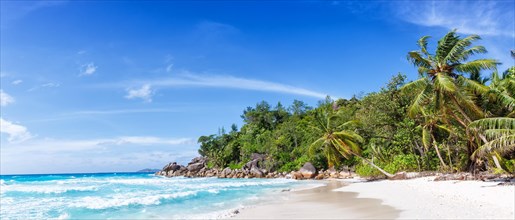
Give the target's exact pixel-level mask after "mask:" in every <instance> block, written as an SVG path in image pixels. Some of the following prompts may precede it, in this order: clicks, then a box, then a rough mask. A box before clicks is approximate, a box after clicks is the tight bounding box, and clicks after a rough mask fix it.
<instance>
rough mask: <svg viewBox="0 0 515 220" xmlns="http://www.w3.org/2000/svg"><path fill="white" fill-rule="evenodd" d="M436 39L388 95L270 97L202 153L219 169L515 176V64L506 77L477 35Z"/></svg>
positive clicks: (413, 56)
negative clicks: (255, 160)
mask: <svg viewBox="0 0 515 220" xmlns="http://www.w3.org/2000/svg"><path fill="white" fill-rule="evenodd" d="M429 39H430V38H429V37H428V36H424V37H422V38H420V40H419V41H418V42H417V45H418V50H414V51H411V52H408V55H407V59H408V61H409V62H411V63H412V64H413V65H414V66H415V67H416V69H417V70H418V73H419V79H417V80H415V81H411V82H407V80H406V76H405V75H403V74H400V73H399V74H397V75H395V76H393V77H392V78H391V80H390V81H389V82H388V83H387V84H386V85H385V86H384V87H383V88H381V89H380V91H378V92H372V93H369V94H366V95H364V96H360V97H353V98H351V99H337V100H332V99H331V98H330V97H327V98H326V99H325V100H322V101H320V102H319V103H318V105H317V106H316V107H310V106H308V105H307V104H305V103H304V102H302V101H298V100H295V101H294V102H293V104H292V105H291V106H289V107H285V106H283V105H282V104H281V103H277V104H276V105H275V106H271V105H270V104H269V103H267V102H265V101H263V102H260V103H257V104H256V106H254V107H248V108H247V109H245V110H244V111H243V114H242V116H241V117H242V119H243V121H244V124H243V126H242V127H241V129H238V128H237V127H236V125H233V126H232V127H231V129H230V131H229V132H226V131H225V129H223V128H222V129H220V131H219V132H218V134H216V135H209V136H202V137H200V138H199V140H198V142H199V143H200V149H199V153H200V154H201V155H202V156H206V157H208V158H209V166H211V167H218V168H224V167H231V168H233V169H234V168H240V167H242V166H243V164H245V163H246V162H248V161H249V160H250V157H251V154H252V153H260V154H264V155H266V160H265V166H266V168H267V169H269V170H277V171H292V170H297V169H299V168H300V166H302V165H303V164H304V163H305V162H308V161H309V162H312V163H313V164H314V165H315V166H316V167H317V168H318V169H328V168H331V167H334V168H337V169H338V168H341V167H343V166H346V167H355V169H356V172H357V173H358V174H360V175H363V176H376V175H386V176H389V177H391V176H392V174H393V173H396V172H399V171H441V172H458V171H469V172H476V171H485V170H486V171H492V172H497V173H506V172H507V173H514V172H515V66H512V67H510V68H508V69H507V70H505V71H504V72H502V73H499V72H498V70H497V66H498V64H499V62H498V61H496V60H495V59H488V58H482V57H484V56H485V55H484V54H486V52H487V50H486V49H485V48H484V47H483V46H477V45H473V44H474V43H475V41H477V40H479V39H480V37H479V36H477V35H470V36H466V37H463V38H462V37H460V36H459V35H458V34H457V33H456V31H455V30H452V31H450V32H449V33H447V34H446V35H445V36H443V37H442V38H441V39H440V40H439V41H438V42H437V44H436V45H435V50H434V52H430V49H429V47H428V42H429ZM508 53H510V52H509V51H508ZM511 53H512V55H513V51H511ZM478 56H480V57H481V58H478V59H472V58H473V57H478ZM514 58H515V57H514ZM483 75H487V76H488V77H483Z"/></svg>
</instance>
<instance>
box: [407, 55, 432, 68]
mask: <svg viewBox="0 0 515 220" xmlns="http://www.w3.org/2000/svg"><path fill="white" fill-rule="evenodd" d="M407 58H408V61H410V62H411V63H412V64H413V65H415V66H422V67H425V68H428V69H429V68H431V61H429V60H427V59H425V58H423V57H422V55H421V54H420V52H419V51H410V52H408V57H407Z"/></svg>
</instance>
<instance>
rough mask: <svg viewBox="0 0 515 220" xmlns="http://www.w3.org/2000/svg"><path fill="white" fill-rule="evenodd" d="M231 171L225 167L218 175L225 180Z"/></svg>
mask: <svg viewBox="0 0 515 220" xmlns="http://www.w3.org/2000/svg"><path fill="white" fill-rule="evenodd" d="M231 172H232V170H231V168H229V167H226V168H225V169H223V170H222V172H221V173H220V177H221V178H226V177H227V176H228V175H229V174H231Z"/></svg>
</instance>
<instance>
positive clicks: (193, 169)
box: [187, 163, 204, 173]
mask: <svg viewBox="0 0 515 220" xmlns="http://www.w3.org/2000/svg"><path fill="white" fill-rule="evenodd" d="M187 168H188V171H190V172H195V173H196V172H198V171H200V169H202V168H204V164H203V163H194V164H188V167H187Z"/></svg>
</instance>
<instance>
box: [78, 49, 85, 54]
mask: <svg viewBox="0 0 515 220" xmlns="http://www.w3.org/2000/svg"><path fill="white" fill-rule="evenodd" d="M83 54H86V51H85V50H79V51H78V52H77V55H83Z"/></svg>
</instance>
